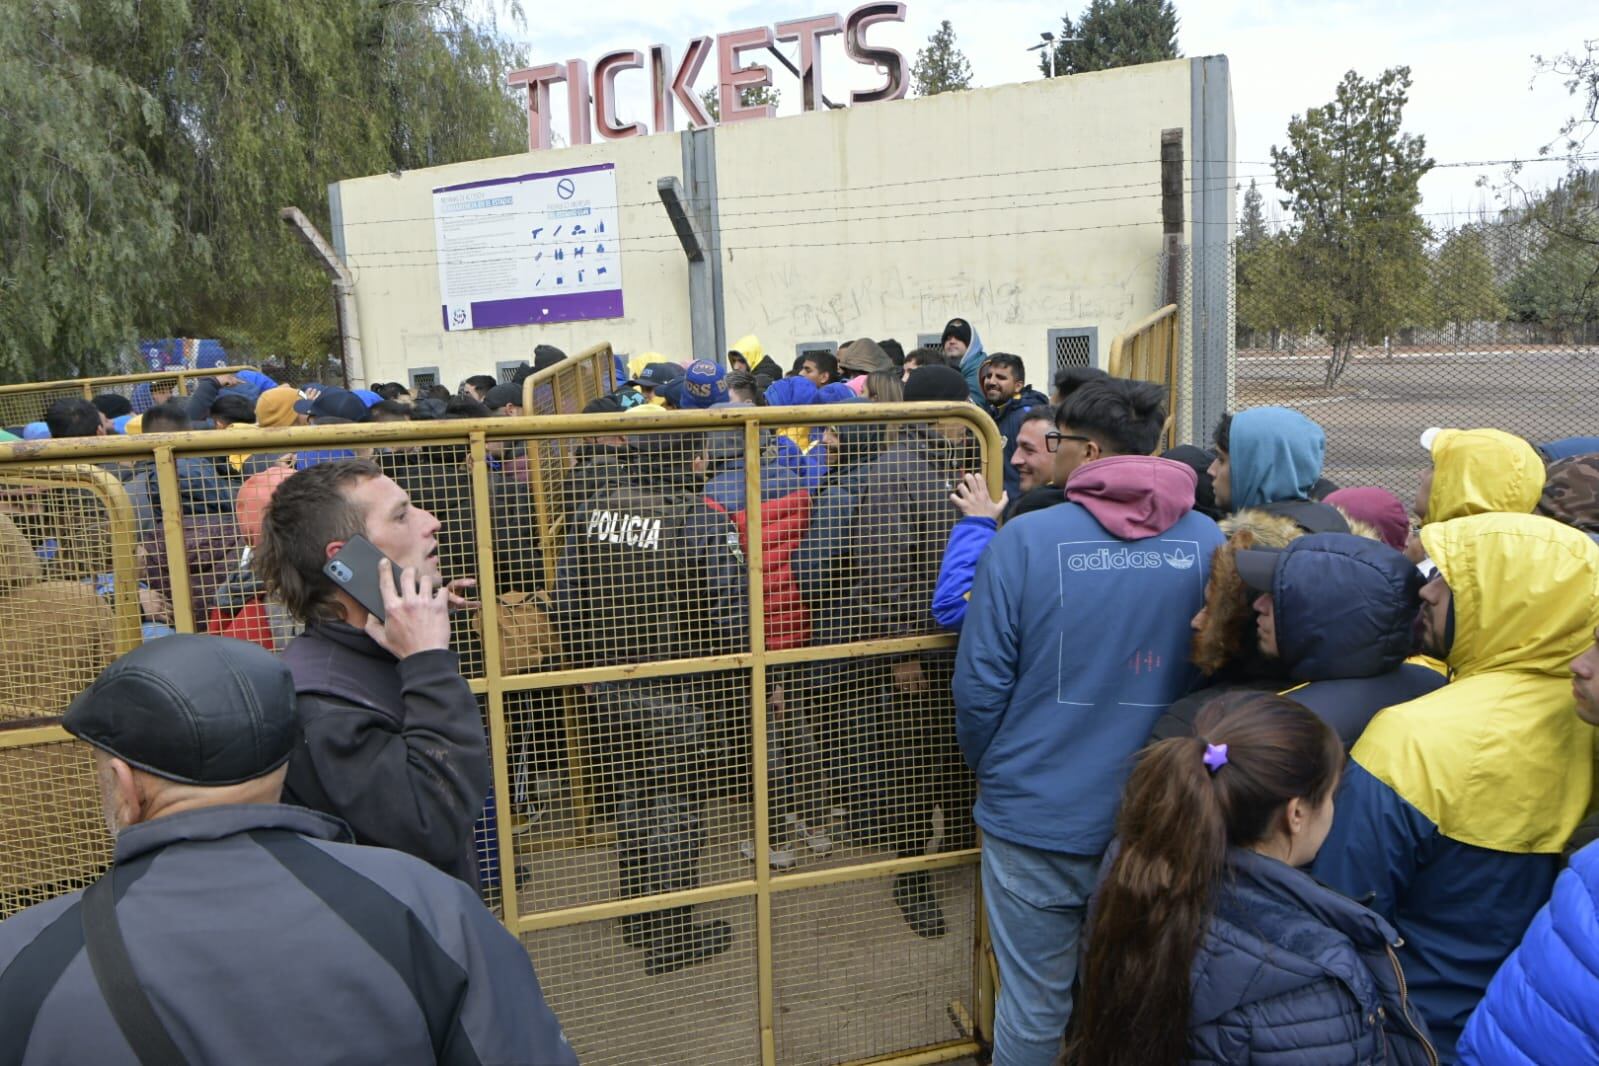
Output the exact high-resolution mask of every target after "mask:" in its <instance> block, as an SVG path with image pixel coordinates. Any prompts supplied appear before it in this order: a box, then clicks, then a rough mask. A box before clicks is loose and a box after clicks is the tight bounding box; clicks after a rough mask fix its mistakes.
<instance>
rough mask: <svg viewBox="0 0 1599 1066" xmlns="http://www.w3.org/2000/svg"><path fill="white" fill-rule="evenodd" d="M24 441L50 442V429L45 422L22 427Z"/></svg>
mask: <svg viewBox="0 0 1599 1066" xmlns="http://www.w3.org/2000/svg"><path fill="white" fill-rule="evenodd" d="M22 439H23V440H49V439H50V427H49V426H47V425H45V424H44V423H43V422H29V423H28V424H27V425H25V426H23V427H22Z"/></svg>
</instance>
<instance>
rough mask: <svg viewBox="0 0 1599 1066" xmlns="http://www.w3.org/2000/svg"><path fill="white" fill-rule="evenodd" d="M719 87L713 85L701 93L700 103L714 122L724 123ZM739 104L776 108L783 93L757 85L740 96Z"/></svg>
mask: <svg viewBox="0 0 1599 1066" xmlns="http://www.w3.org/2000/svg"><path fill="white" fill-rule="evenodd" d="M717 90H718V86H715V85H712V86H711V87H710V88H708V89H706V90H705V91H704V92H702V93H700V103H702V104H704V105H705V110H706V112H707V113H708V114H709V115H710V116H711V121H712V122H720V121H722V98H721V96H720V95H719V94H718V91H717ZM738 99H739V103H740V104H742V105H743V106H745V107H760V106H761V105H763V104H771V105H772V106H773V107H776V106H777V105H778V104H779V103H781V102H782V99H783V91H782V90H781V89H774V88H772V87H771V86H770V85H757V86H756V87H755V88H753V89H745V90H744V91H743V92H741V93H740V94H739V97H738Z"/></svg>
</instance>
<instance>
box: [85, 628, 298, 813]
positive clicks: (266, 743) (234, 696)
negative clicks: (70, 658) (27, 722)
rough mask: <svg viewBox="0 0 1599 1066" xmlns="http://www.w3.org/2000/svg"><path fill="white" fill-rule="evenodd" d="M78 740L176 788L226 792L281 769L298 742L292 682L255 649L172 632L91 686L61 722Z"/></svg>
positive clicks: (281, 667) (285, 669) (238, 642)
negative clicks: (217, 787) (225, 787)
mask: <svg viewBox="0 0 1599 1066" xmlns="http://www.w3.org/2000/svg"><path fill="white" fill-rule="evenodd" d="M61 724H62V725H63V726H64V727H65V728H66V730H67V732H69V733H71V734H72V735H73V736H75V737H77V738H78V739H79V740H82V741H85V742H87V743H89V744H93V745H94V746H95V747H97V748H99V749H100V750H101V751H105V752H108V753H110V754H112V755H115V756H116V757H117V758H119V759H121V760H123V761H124V762H126V763H128V765H130V766H135V767H137V768H138V769H140V770H144V771H146V772H148V773H151V774H154V775H155V776H157V777H162V778H165V779H167V780H168V781H179V782H182V783H183V784H186V785H236V784H239V783H240V782H242V781H249V780H251V779H252V778H256V777H260V776H261V775H262V774H265V773H269V772H270V771H272V770H275V769H277V768H278V767H279V766H282V765H283V764H284V762H286V761H287V760H288V758H289V755H290V754H292V753H293V751H294V747H295V745H296V744H297V743H298V742H299V737H300V720H299V716H298V714H297V713H296V712H295V709H294V678H293V677H292V676H291V675H290V674H289V668H288V667H287V666H286V665H284V663H283V662H282V660H280V659H279V658H278V657H277V656H276V655H273V654H272V653H271V652H269V651H267V650H266V649H265V648H263V647H261V646H259V645H257V644H250V643H247V642H245V641H242V640H230V639H228V638H226V637H202V636H196V635H190V634H183V633H180V634H176V635H174V636H170V637H162V638H160V639H158V640H153V641H151V642H150V643H148V644H144V645H141V646H140V647H138V648H136V649H134V650H133V651H131V652H129V653H128V654H126V655H124V656H123V657H122V658H120V659H118V660H117V661H116V662H114V663H112V664H111V665H110V666H108V667H106V668H105V670H104V671H103V672H102V673H101V674H100V676H99V677H97V678H95V681H94V684H92V685H90V686H89V687H88V688H86V689H84V690H83V691H82V692H81V693H79V695H78V698H77V699H75V700H73V701H72V706H70V707H68V708H67V713H66V717H65V718H64V719H63V720H62V723H61Z"/></svg>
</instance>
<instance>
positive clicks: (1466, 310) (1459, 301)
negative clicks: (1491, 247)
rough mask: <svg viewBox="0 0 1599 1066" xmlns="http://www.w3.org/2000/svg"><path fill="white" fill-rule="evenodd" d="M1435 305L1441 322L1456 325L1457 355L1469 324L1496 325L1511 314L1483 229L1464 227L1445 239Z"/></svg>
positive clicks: (1435, 273) (1436, 268)
mask: <svg viewBox="0 0 1599 1066" xmlns="http://www.w3.org/2000/svg"><path fill="white" fill-rule="evenodd" d="M1432 306H1433V310H1434V312H1435V313H1436V315H1437V317H1438V321H1441V322H1449V323H1453V325H1454V327H1455V351H1457V352H1458V351H1459V350H1460V336H1461V334H1462V333H1463V332H1464V331H1465V327H1466V323H1468V322H1496V321H1499V320H1500V319H1502V318H1504V317H1505V315H1506V314H1507V313H1508V308H1506V307H1505V301H1504V300H1503V299H1502V298H1501V297H1500V295H1499V286H1498V284H1497V283H1496V282H1495V281H1494V265H1493V260H1492V259H1490V258H1489V257H1488V248H1487V244H1486V241H1485V240H1484V238H1483V231H1482V230H1481V229H1478V228H1477V227H1475V226H1462V227H1461V228H1460V229H1457V230H1455V231H1454V232H1453V233H1451V234H1450V235H1449V236H1448V237H1447V238H1445V239H1444V243H1443V244H1442V246H1440V247H1439V249H1438V256H1437V258H1436V259H1434V260H1433V264H1432Z"/></svg>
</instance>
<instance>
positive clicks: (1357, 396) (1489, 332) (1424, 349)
mask: <svg viewBox="0 0 1599 1066" xmlns="http://www.w3.org/2000/svg"><path fill="white" fill-rule="evenodd" d="M1566 223H1569V225H1567V224H1566ZM1585 224H1586V225H1588V226H1590V227H1591V220H1589V222H1587V223H1585ZM1577 225H1578V220H1561V219H1555V220H1553V221H1550V220H1543V221H1537V220H1534V219H1530V218H1520V217H1516V216H1514V215H1506V216H1504V217H1501V218H1499V219H1496V220H1489V221H1482V222H1478V223H1473V224H1470V225H1463V226H1459V227H1456V228H1453V229H1436V230H1434V231H1431V232H1430V234H1429V236H1428V239H1427V241H1426V243H1425V247H1424V249H1423V254H1420V255H1419V256H1413V257H1411V258H1410V259H1407V260H1404V261H1398V260H1394V261H1392V262H1387V265H1386V266H1383V264H1381V263H1379V264H1376V265H1375V266H1373V265H1369V264H1353V265H1351V264H1348V263H1342V262H1341V261H1340V260H1339V259H1338V258H1337V257H1328V256H1326V255H1321V254H1319V253H1318V250H1317V248H1316V247H1314V246H1312V245H1311V244H1310V243H1308V242H1307V240H1306V239H1305V238H1303V237H1302V236H1298V235H1296V234H1295V233H1293V232H1289V231H1284V232H1272V231H1267V232H1263V233H1259V234H1255V235H1247V234H1246V235H1245V236H1243V237H1241V238H1240V239H1239V240H1238V241H1236V242H1234V243H1233V244H1232V245H1230V246H1224V247H1221V248H1218V249H1217V250H1216V251H1215V252H1214V253H1212V255H1213V256H1214V262H1211V263H1206V264H1196V263H1195V262H1194V261H1193V253H1192V252H1191V251H1190V250H1187V249H1185V250H1184V253H1183V262H1182V266H1183V270H1184V275H1185V279H1186V278H1191V277H1192V275H1193V273H1194V271H1195V270H1211V271H1216V270H1225V276H1226V277H1227V278H1228V280H1229V281H1230V282H1231V284H1232V287H1233V290H1234V291H1233V296H1234V298H1233V299H1232V300H1230V301H1229V308H1230V319H1229V321H1228V323H1227V325H1228V329H1227V331H1226V332H1225V334H1223V335H1222V336H1224V337H1225V338H1227V339H1230V342H1231V347H1233V348H1234V349H1235V350H1236V354H1235V355H1231V354H1229V353H1228V352H1226V351H1223V350H1220V348H1217V349H1216V350H1204V351H1200V352H1197V353H1195V357H1196V358H1197V359H1199V360H1212V359H1218V358H1220V359H1231V360H1232V362H1231V368H1232V398H1231V403H1230V406H1229V409H1232V410H1237V409H1240V408H1244V407H1251V406H1256V405H1261V404H1281V405H1285V406H1289V407H1295V408H1298V409H1300V410H1302V411H1304V413H1305V414H1306V415H1308V416H1310V417H1311V418H1313V419H1315V420H1316V421H1317V422H1319V423H1320V424H1321V425H1322V427H1323V428H1324V429H1325V430H1326V431H1327V459H1326V473H1327V476H1328V477H1329V478H1331V479H1332V480H1333V481H1335V482H1337V483H1339V484H1342V485H1379V486H1382V487H1385V488H1389V489H1391V490H1393V491H1394V492H1396V493H1398V494H1399V495H1400V497H1401V498H1403V499H1405V500H1407V501H1408V500H1411V499H1413V497H1414V495H1415V491H1416V488H1417V483H1418V480H1419V478H1420V475H1421V473H1422V470H1423V469H1424V468H1425V466H1426V464H1427V461H1428V458H1427V455H1426V453H1425V452H1424V451H1423V450H1422V448H1421V447H1420V445H1419V444H1418V443H1417V438H1418V436H1419V435H1420V433H1421V431H1422V430H1423V429H1426V428H1428V427H1430V426H1443V427H1454V428H1472V427H1479V426H1491V427H1495V428H1499V429H1504V430H1507V431H1509V432H1511V433H1515V434H1518V435H1520V436H1523V437H1526V438H1527V439H1528V440H1530V441H1532V442H1533V443H1535V444H1540V443H1545V442H1549V441H1553V440H1558V439H1560V438H1563V437H1567V436H1588V435H1593V434H1595V433H1596V430H1599V421H1596V419H1595V416H1594V407H1593V404H1592V402H1591V399H1590V398H1591V397H1592V396H1593V395H1594V393H1595V389H1596V388H1599V285H1596V282H1595V279H1596V278H1599V252H1596V251H1595V245H1594V243H1593V241H1592V239H1591V233H1587V232H1586V231H1582V232H1569V231H1570V230H1571V228H1572V227H1573V226H1577ZM1224 255H1225V256H1226V257H1227V259H1228V262H1227V263H1225V264H1223V263H1222V257H1223V256H1224ZM1368 267H1369V269H1368ZM1377 267H1383V269H1380V270H1379V269H1377ZM1184 287H1185V288H1186V287H1187V283H1186V280H1185V283H1184ZM1183 332H1184V336H1185V338H1190V337H1192V336H1193V333H1192V321H1191V319H1190V318H1189V317H1188V311H1187V309H1185V322H1184V330H1183Z"/></svg>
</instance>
